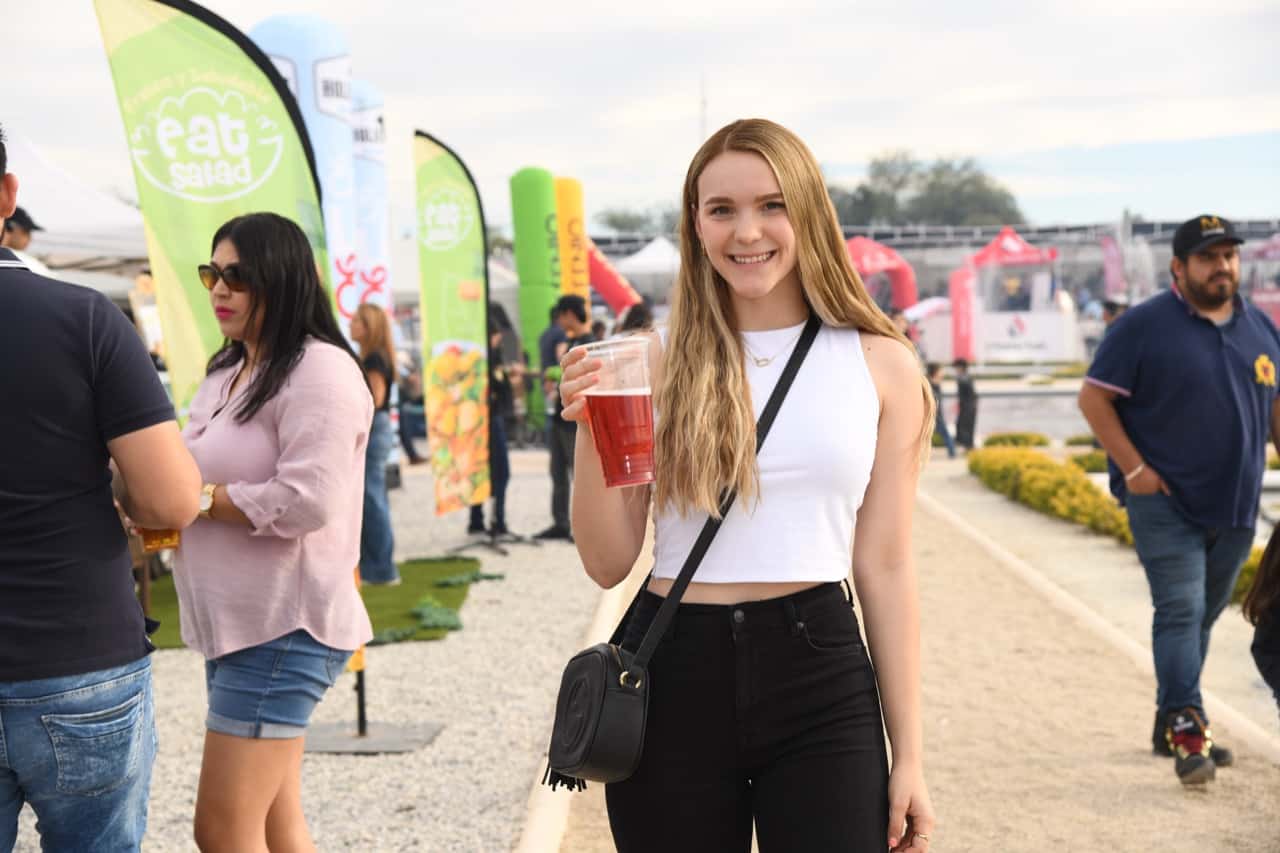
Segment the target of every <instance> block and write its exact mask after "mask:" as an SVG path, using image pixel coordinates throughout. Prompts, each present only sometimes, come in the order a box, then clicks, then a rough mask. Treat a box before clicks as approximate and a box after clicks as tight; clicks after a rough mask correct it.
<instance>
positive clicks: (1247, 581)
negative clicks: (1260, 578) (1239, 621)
mask: <svg viewBox="0 0 1280 853" xmlns="http://www.w3.org/2000/svg"><path fill="white" fill-rule="evenodd" d="M1261 561H1262V549H1261V548H1254V549H1253V550H1252V551H1250V552H1249V559H1247V560H1245V561H1244V565H1243V566H1241V567H1240V577H1238V578H1236V588H1235V589H1233V590H1232V591H1231V603H1232V604H1239V603H1240V602H1242V601H1244V597H1245V596H1246V595H1248V594H1249V588H1250V587H1251V586H1253V578H1254V576H1255V575H1257V574H1258V563H1260V562H1261Z"/></svg>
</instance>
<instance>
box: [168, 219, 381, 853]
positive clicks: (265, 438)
mask: <svg viewBox="0 0 1280 853" xmlns="http://www.w3.org/2000/svg"><path fill="white" fill-rule="evenodd" d="M199 272H200V279H201V281H202V282H203V283H204V286H205V287H206V288H208V289H209V294H210V300H211V302H212V306H213V312H214V314H215V315H216V316H217V318H218V325H219V327H220V328H221V330H222V333H223V335H225V337H226V341H225V343H224V345H223V347H222V349H220V350H219V351H218V352H217V353H216V354H214V356H213V358H212V359H211V360H210V361H209V371H208V375H207V376H206V378H205V380H204V382H203V383H202V384H201V385H200V388H199V390H198V391H197V392H196V395H195V398H194V399H193V400H192V402H191V412H190V419H189V420H188V421H187V425H186V428H185V429H184V430H183V438H184V439H185V440H186V443H187V447H188V448H189V449H190V450H191V453H192V455H193V456H194V457H195V459H196V462H197V463H198V464H199V466H200V473H201V476H202V478H203V481H204V483H205V485H204V488H203V491H202V493H201V501H200V507H201V512H200V518H199V519H197V520H196V522H195V524H193V525H192V526H191V527H189V528H187V529H186V530H185V531H183V534H182V545H181V547H180V548H179V550H178V557H177V564H176V569H175V571H174V578H175V581H176V584H177V589H178V604H179V606H180V608H181V617H182V639H183V641H184V642H185V643H186V644H187V645H188V646H190V647H191V648H193V649H196V650H198V651H199V652H201V653H202V654H203V655H204V656H205V659H206V663H205V670H206V682H207V686H208V695H209V713H208V717H207V719H206V721H205V728H206V733H205V744H204V761H203V764H202V765H201V768H200V788H199V793H198V795H197V799H196V814H195V836H196V842H197V844H199V846H200V848H201V849H202V850H205V851H219V850H228V851H245V850H265V849H268V848H269V849H271V850H310V849H314V848H313V847H312V844H311V839H310V836H309V834H308V832H307V824H306V820H305V818H304V816H303V812H302V798H301V784H302V778H301V767H302V746H303V735H304V734H305V732H306V726H307V722H308V720H309V719H310V716H311V712H312V711H313V710H314V709H315V706H316V704H317V703H318V702H319V701H320V699H321V697H323V695H324V692H325V691H326V690H327V689H328V688H329V687H330V686H332V685H333V682H334V680H335V679H336V678H337V677H338V675H339V674H340V673H341V672H342V670H343V668H344V667H345V666H346V663H347V659H348V657H350V655H351V652H352V650H354V649H356V648H358V647H359V646H360V645H361V644H363V643H365V642H366V641H368V640H369V638H370V637H371V636H372V630H371V628H370V624H369V616H368V614H367V613H366V612H365V608H364V604H363V602H362V601H361V600H360V596H359V593H358V592H357V591H356V587H355V583H354V577H353V570H354V568H355V565H356V561H357V559H358V556H359V546H360V517H361V511H362V497H363V490H364V460H365V445H366V443H367V442H368V439H369V425H370V423H371V422H372V419H373V401H372V398H371V397H370V394H369V389H368V387H367V385H366V384H365V380H364V375H363V373H362V371H361V369H360V364H359V362H358V361H357V360H356V356H355V354H354V353H353V352H352V351H351V348H350V346H349V345H348V344H347V342H346V340H345V339H344V338H343V337H342V333H341V332H340V331H339V330H338V325H337V323H336V321H335V320H334V316H333V312H332V309H331V307H330V302H329V298H328V296H327V295H326V294H325V292H324V289H323V288H322V287H321V285H320V279H319V277H318V275H317V272H316V262H315V259H314V257H313V256H312V253H311V247H310V245H309V244H308V242H307V238H306V236H305V235H304V234H303V232H302V230H301V229H300V228H299V227H298V226H297V225H295V224H294V223H293V222H291V221H289V220H287V219H285V218H283V217H280V216H276V215H275V214H270V213H255V214H250V215H248V216H241V217H237V218H236V219H232V220H231V221H230V222H228V223H226V224H225V225H223V226H222V227H221V228H219V229H218V232H217V233H216V234H215V235H214V237H213V258H212V260H211V261H210V263H208V264H203V265H201V266H200V270H199Z"/></svg>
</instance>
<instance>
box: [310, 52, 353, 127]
mask: <svg viewBox="0 0 1280 853" xmlns="http://www.w3.org/2000/svg"><path fill="white" fill-rule="evenodd" d="M315 74H316V79H315V84H316V109H317V110H319V111H320V112H321V113H323V114H324V115H328V116H333V117H334V118H339V119H342V120H343V121H349V120H350V119H351V57H350V56H335V57H333V58H332V59H320V60H317V61H316V64H315Z"/></svg>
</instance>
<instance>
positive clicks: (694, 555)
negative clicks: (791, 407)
mask: <svg viewBox="0 0 1280 853" xmlns="http://www.w3.org/2000/svg"><path fill="white" fill-rule="evenodd" d="M821 328H822V320H821V319H819V318H818V315H817V314H814V313H810V315H809V322H807V323H806V324H805V327H804V331H802V332H801V333H800V339H799V340H798V341H796V348H795V349H794V350H792V351H791V357H790V358H789V359H787V366H786V367H785V368H783V370H782V375H781V376H780V377H778V384H777V385H775V386H774V388H773V393H772V394H771V395H770V396H769V402H768V403H766V404H765V407H764V411H763V412H761V413H760V420H759V421H757V422H756V453H757V454H759V453H760V447H761V446H762V445H763V444H764V439H765V436H767V435H768V434H769V428H770V427H771V426H773V420H774V418H776V417H777V416H778V409H780V408H781V407H782V400H783V398H784V397H786V396H787V391H788V390H789V389H790V388H791V383H792V382H793V381H795V378H796V374H797V373H799V372H800V364H801V363H802V362H803V361H804V357H805V356H806V355H808V354H809V348H810V347H812V346H813V342H814V340H815V339H816V338H817V337H818V332H819V330H821ZM737 494H738V493H737V491H736V490H734V489H726V490H725V492H724V494H723V495H721V497H720V518H716V517H715V516H714V515H713V516H710V517H709V518H707V523H706V524H704V525H703V526H702V532H701V533H700V534H698V540H697V541H696V542H694V543H693V549H692V550H690V551H689V556H688V557H687V558H685V561H684V566H683V567H681V569H680V574H679V575H678V576H677V577H676V580H675V583H673V584H672V585H671V591H670V592H668V593H667V597H666V599H665V600H664V601H663V602H662V606H661V607H659V608H658V613H657V615H655V616H654V617H653V622H651V623H649V630H648V631H646V632H645V635H644V640H642V641H641V643H640V649H639V650H638V651H637V652H636V655H635V657H634V658H633V659H632V661H631V666H630V667H629V668H628V669H629V671H630V675H631V681H630V683H631V684H638V683H639V679H640V678H641V676H640V674H639V673H638V672H636V671H635V670H643V669H644V668H645V667H647V666H648V665H649V658H651V657H652V656H653V652H654V650H655V649H657V647H658V642H659V641H660V640H661V639H662V637H663V636H664V635H665V634H666V633H667V628H668V627H669V626H670V625H671V620H672V619H673V618H675V615H676V608H677V607H679V606H680V598H681V596H683V595H684V591H685V589H687V588H688V586H689V582H690V581H691V580H693V573H694V572H696V571H697V570H698V564H699V563H701V562H702V558H703V557H704V556H706V553H707V549H708V548H710V547H711V540H712V539H714V538H715V536H716V531H718V530H719V529H720V523H721V521H722V520H723V519H724V517H725V515H727V514H728V512H729V508H730V507H731V506H733V501H734V498H736V497H737ZM646 586H647V584H646ZM641 591H642V592H643V588H642V590H641Z"/></svg>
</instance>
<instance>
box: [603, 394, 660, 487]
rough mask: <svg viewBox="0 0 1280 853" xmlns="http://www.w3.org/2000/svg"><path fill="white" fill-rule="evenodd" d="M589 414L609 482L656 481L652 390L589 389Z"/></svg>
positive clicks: (607, 482)
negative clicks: (598, 390) (595, 390)
mask: <svg viewBox="0 0 1280 853" xmlns="http://www.w3.org/2000/svg"><path fill="white" fill-rule="evenodd" d="M593 390H594V389H593ZM587 418H588V419H589V420H590V423H591V437H592V438H593V439H595V443H596V450H598V451H599V452H600V463H601V465H602V466H603V467H604V483H605V485H606V486H637V485H640V484H643V483H652V482H653V395H652V394H651V393H649V392H648V391H644V392H640V391H620V392H618V393H616V394H609V393H606V394H595V393H589V394H588V395H587Z"/></svg>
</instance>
